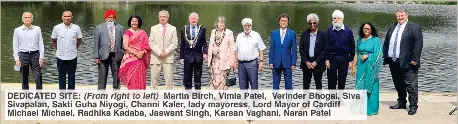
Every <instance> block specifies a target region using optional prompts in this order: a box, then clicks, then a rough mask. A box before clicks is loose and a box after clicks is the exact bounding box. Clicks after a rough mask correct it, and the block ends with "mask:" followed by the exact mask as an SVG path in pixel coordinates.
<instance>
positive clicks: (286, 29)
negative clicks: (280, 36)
mask: <svg viewBox="0 0 458 124" xmlns="http://www.w3.org/2000/svg"><path fill="white" fill-rule="evenodd" d="M281 31H285V32H286V31H288V28H285V29H284V30H283V29H282V28H280V33H281Z"/></svg>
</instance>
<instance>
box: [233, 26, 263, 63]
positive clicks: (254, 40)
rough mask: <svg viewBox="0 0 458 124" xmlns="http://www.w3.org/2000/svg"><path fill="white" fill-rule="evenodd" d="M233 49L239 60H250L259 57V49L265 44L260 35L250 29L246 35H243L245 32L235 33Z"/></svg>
mask: <svg viewBox="0 0 458 124" xmlns="http://www.w3.org/2000/svg"><path fill="white" fill-rule="evenodd" d="M235 49H236V50H237V59H238V60H239V61H251V60H254V59H257V58H258V57H259V51H262V50H264V49H266V45H265V44H264V42H263V41H262V38H261V35H259V33H258V32H255V31H253V30H252V31H250V33H249V34H248V35H245V32H242V33H240V34H239V35H237V40H236V48H235Z"/></svg>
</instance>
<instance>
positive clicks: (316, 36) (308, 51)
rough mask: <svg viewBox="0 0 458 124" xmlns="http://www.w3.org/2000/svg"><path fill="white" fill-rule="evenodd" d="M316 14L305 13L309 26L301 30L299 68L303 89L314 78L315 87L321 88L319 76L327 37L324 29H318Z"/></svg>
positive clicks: (322, 70) (323, 68)
mask: <svg viewBox="0 0 458 124" xmlns="http://www.w3.org/2000/svg"><path fill="white" fill-rule="evenodd" d="M319 21H320V19H319V17H318V15H316V14H315V13H311V14H309V15H307V22H308V24H309V26H310V27H309V28H308V29H307V30H305V31H304V32H302V35H301V41H300V44H299V52H300V55H301V65H300V68H301V69H302V71H303V73H302V74H303V82H304V84H303V89H309V88H310V82H311V79H312V76H313V78H314V79H315V86H316V89H322V83H321V78H322V76H323V72H324V70H325V69H326V66H325V61H326V58H325V57H326V56H325V55H326V51H327V48H328V43H329V40H328V37H327V35H326V33H325V32H324V31H321V30H318V24H319V23H318V22H319Z"/></svg>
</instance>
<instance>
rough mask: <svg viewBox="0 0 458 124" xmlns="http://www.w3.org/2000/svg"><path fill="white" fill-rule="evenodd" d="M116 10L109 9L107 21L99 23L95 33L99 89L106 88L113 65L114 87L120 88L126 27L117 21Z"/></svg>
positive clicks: (94, 47) (95, 55) (106, 15)
mask: <svg viewBox="0 0 458 124" xmlns="http://www.w3.org/2000/svg"><path fill="white" fill-rule="evenodd" d="M115 19H116V11H114V10H111V9H110V10H107V11H106V12H105V21H106V22H103V23H102V24H99V25H97V27H96V29H95V34H94V44H93V45H94V46H93V49H94V58H95V63H97V65H98V67H99V80H98V83H99V86H98V89H99V90H100V89H105V88H106V85H107V76H108V67H111V74H112V77H113V89H119V88H120V81H119V78H118V70H119V66H120V65H121V60H122V57H123V55H124V51H123V49H122V40H123V39H122V35H123V34H124V27H122V26H121V25H120V24H118V23H115Z"/></svg>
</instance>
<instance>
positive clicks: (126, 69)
mask: <svg viewBox="0 0 458 124" xmlns="http://www.w3.org/2000/svg"><path fill="white" fill-rule="evenodd" d="M127 23H128V25H129V27H130V28H129V29H127V30H126V31H124V36H123V39H124V40H123V47H124V56H123V58H122V62H121V66H120V67H119V74H118V75H119V79H120V80H121V82H122V83H123V84H124V85H125V86H126V87H127V89H129V90H138V89H143V90H144V89H146V72H147V69H148V64H149V61H150V51H151V50H150V47H149V44H148V36H147V35H146V32H145V31H143V30H141V29H140V27H141V26H142V19H141V17H140V16H137V15H134V16H131V17H130V18H129V21H128V22H127Z"/></svg>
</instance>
